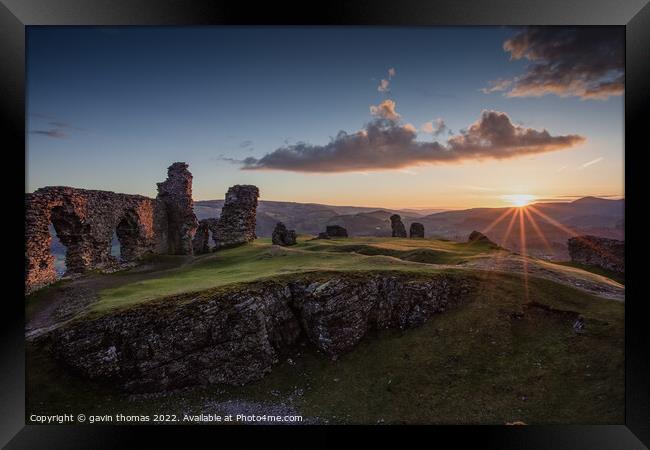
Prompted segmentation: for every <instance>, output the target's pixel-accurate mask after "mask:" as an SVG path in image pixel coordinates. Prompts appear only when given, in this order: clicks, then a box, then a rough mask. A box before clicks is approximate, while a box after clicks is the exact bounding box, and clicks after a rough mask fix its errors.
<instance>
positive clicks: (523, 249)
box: [519, 209, 530, 302]
mask: <svg viewBox="0 0 650 450" xmlns="http://www.w3.org/2000/svg"><path fill="white" fill-rule="evenodd" d="M519 240H520V247H521V255H522V256H523V260H522V262H523V269H524V270H523V272H524V295H525V296H526V302H529V301H530V298H529V295H528V250H527V248H526V224H525V221H524V213H523V211H522V210H521V209H520V210H519Z"/></svg>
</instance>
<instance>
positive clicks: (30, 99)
mask: <svg viewBox="0 0 650 450" xmlns="http://www.w3.org/2000/svg"><path fill="white" fill-rule="evenodd" d="M518 31H519V30H518V29H513V28H505V27H489V28H478V27H461V28H383V27H369V28H368V27H366V28H341V27H330V28H303V27H292V28H263V27H228V28H219V27H202V28H149V27H143V28H88V27H83V28H61V27H29V28H28V41H27V44H28V46H27V51H28V53H27V112H28V115H27V128H28V132H29V133H28V135H27V145H28V155H27V186H26V190H27V191H33V190H34V189H37V188H39V187H42V186H47V185H68V186H75V187H82V188H92V189H106V190H113V191H118V192H126V193H137V194H144V195H149V196H154V195H155V183H156V182H157V181H161V180H163V179H164V177H165V169H166V167H167V166H168V165H169V164H171V163H172V162H174V161H186V162H188V163H189V164H190V170H191V171H192V173H193V174H194V197H195V199H213V198H223V195H224V193H225V191H226V190H227V188H228V187H229V186H231V185H233V184H244V183H246V184H255V185H257V186H258V187H259V188H260V191H261V198H262V199H267V200H286V201H311V202H321V203H334V204H348V205H352V204H356V205H368V206H385V207H448V208H452V207H467V206H500V205H501V204H502V203H503V201H504V200H503V197H502V196H503V195H509V194H532V195H534V196H536V197H538V198H549V197H550V198H553V197H559V196H565V195H566V196H573V195H622V194H623V97H622V96H621V95H612V96H610V97H608V98H606V99H584V98H581V97H580V96H576V95H568V96H560V95H556V94H554V93H550V94H548V95H543V96H536V97H531V96H523V97H509V96H506V95H504V92H503V91H495V92H491V93H484V92H482V91H481V89H484V88H486V87H488V86H490V82H491V81H493V80H499V79H516V77H518V76H520V75H521V74H522V73H524V72H525V71H526V70H527V69H526V68H527V66H528V65H529V64H530V62H531V61H530V60H527V59H525V58H521V59H518V60H513V59H511V55H510V54H509V53H508V52H506V51H505V50H504V48H503V44H504V42H505V41H506V40H508V39H509V38H512V37H513V35H515V34H516V33H517V32H518ZM390 68H394V69H395V75H394V76H392V77H389V76H388V70H389V69H390ZM388 78H390V80H389V89H390V91H389V92H380V91H378V89H377V87H378V85H379V83H380V80H381V79H388ZM387 99H391V100H392V101H394V104H395V106H396V110H397V112H398V113H399V115H400V121H401V124H402V125H404V124H409V125H412V127H413V128H414V129H415V130H416V133H417V137H416V140H417V141H418V142H433V141H440V142H441V143H442V144H444V143H445V141H446V140H447V139H449V138H450V137H451V136H452V135H450V134H449V132H448V131H447V130H445V131H444V132H443V133H441V134H440V135H439V136H432V135H431V134H430V133H425V132H423V131H422V125H423V124H424V123H426V122H428V121H432V120H435V119H438V118H440V119H442V120H443V121H444V123H445V124H446V127H447V129H448V130H451V132H453V133H454V134H456V135H458V134H459V133H460V132H461V130H464V129H467V128H468V127H469V126H470V125H471V124H472V123H473V122H475V121H477V120H478V119H479V118H480V117H481V112H482V111H483V110H494V111H499V112H503V113H505V114H507V116H508V117H509V118H510V120H511V121H512V123H513V124H516V125H517V126H520V127H524V128H533V129H535V130H541V129H544V128H545V129H547V130H548V131H549V133H550V134H551V135H553V136H564V135H579V136H581V137H584V138H585V140H584V142H583V143H581V144H579V145H575V146H572V147H571V148H566V149H560V150H557V151H550V152H546V151H543V152H538V153H535V154H531V155H525V156H522V157H516V158H508V159H489V158H488V159H485V160H462V161H459V162H454V163H445V164H428V163H427V164H419V163H418V164H414V165H412V166H410V165H409V166H406V167H395V168H389V169H381V170H374V169H373V168H372V167H371V168H370V170H358V171H353V172H338V171H337V172H334V173H306V172H301V171H293V170H283V169H281V170H241V164H237V163H233V162H231V161H229V160H237V161H241V160H243V159H245V158H253V159H255V160H260V159H261V158H262V157H263V156H264V155H267V154H269V153H273V152H274V151H275V150H277V149H278V148H281V147H283V146H287V145H289V146H290V145H292V144H296V143H298V142H306V143H309V144H311V145H315V146H322V145H325V144H327V143H328V142H330V140H331V139H333V138H335V136H336V135H337V133H338V132H339V131H340V130H344V131H346V132H348V133H355V132H357V131H359V130H361V129H362V128H363V127H364V125H365V124H367V123H368V122H370V121H372V120H374V119H375V118H373V116H372V115H371V114H370V111H369V108H370V106H371V105H378V104H380V103H381V102H382V101H385V100H387ZM593 161H596V162H593ZM588 163H591V164H588ZM585 164H588V165H586V166H585ZM583 166H584V167H583Z"/></svg>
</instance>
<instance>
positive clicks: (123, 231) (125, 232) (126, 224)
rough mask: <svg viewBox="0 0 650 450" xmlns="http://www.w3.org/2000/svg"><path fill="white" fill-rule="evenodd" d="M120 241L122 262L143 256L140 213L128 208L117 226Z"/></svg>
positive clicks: (116, 230)
mask: <svg viewBox="0 0 650 450" xmlns="http://www.w3.org/2000/svg"><path fill="white" fill-rule="evenodd" d="M115 234H116V235H117V239H118V241H119V242H120V262H127V261H134V260H136V259H138V258H139V257H140V256H142V252H143V249H142V241H143V239H142V235H141V234H142V233H141V224H140V219H139V217H138V214H137V213H136V212H135V211H134V210H132V209H128V210H126V211H125V212H124V214H123V215H122V218H121V219H120V221H119V222H118V223H117V226H116V227H115Z"/></svg>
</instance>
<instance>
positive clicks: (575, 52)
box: [482, 27, 625, 100]
mask: <svg viewBox="0 0 650 450" xmlns="http://www.w3.org/2000/svg"><path fill="white" fill-rule="evenodd" d="M503 49H504V50H505V51H506V52H508V53H510V58H511V59H512V60H519V59H527V60H528V61H530V64H529V65H528V67H527V68H526V71H525V72H524V73H523V74H522V75H520V76H518V77H515V78H513V79H511V80H508V79H498V80H495V81H493V82H491V83H490V85H489V86H488V87H486V88H483V89H482V91H483V92H485V93H489V92H496V91H503V92H504V93H505V95H506V96H508V97H539V96H542V95H546V94H555V95H558V96H560V97H570V96H574V97H579V98H581V99H583V100H586V99H596V100H604V99H607V98H609V97H611V96H617V95H622V94H623V91H624V87H625V85H624V80H625V75H624V62H625V59H624V51H625V43H624V34H623V32H622V31H621V30H620V29H619V28H617V27H616V28H615V27H580V28H566V27H533V28H526V29H524V30H523V31H520V32H519V33H517V34H516V35H515V36H513V37H512V38H510V39H508V40H506V41H505V42H504V44H503Z"/></svg>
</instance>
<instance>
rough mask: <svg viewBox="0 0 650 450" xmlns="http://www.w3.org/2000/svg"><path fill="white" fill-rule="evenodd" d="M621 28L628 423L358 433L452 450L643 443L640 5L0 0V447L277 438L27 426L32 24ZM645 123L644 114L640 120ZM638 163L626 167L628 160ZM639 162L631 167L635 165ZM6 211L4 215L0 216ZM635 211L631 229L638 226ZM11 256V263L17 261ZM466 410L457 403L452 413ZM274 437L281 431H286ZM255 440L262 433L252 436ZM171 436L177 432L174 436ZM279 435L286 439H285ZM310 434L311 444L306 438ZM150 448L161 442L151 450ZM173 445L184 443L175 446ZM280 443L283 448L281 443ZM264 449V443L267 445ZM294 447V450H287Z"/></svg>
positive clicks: (646, 362) (644, 98) (576, 0)
mask: <svg viewBox="0 0 650 450" xmlns="http://www.w3.org/2000/svg"><path fill="white" fill-rule="evenodd" d="M262 24H263V25H363V26H376V25H382V26H399V27H402V26H438V25H446V26H454V25H621V26H625V34H626V71H625V73H626V90H625V121H626V125H625V148H626V150H627V151H626V164H625V195H626V216H627V217H626V221H625V234H626V260H627V261H626V266H627V277H626V305H625V314H626V345H625V352H626V354H625V358H626V406H625V424H621V425H609V426H602V425H601V426H596V425H594V426H591V425H582V426H559V425H558V426H526V427H513V426H511V427H506V426H504V427H492V426H490V427H485V426H483V427H479V426H471V427H464V426H461V427H459V426H456V427H408V429H407V430H404V427H355V429H356V430H363V431H371V432H372V433H371V436H372V439H374V440H377V441H382V442H384V443H386V442H388V441H389V440H390V439H395V438H396V439H399V440H398V441H396V442H400V443H402V444H403V443H404V442H405V441H403V440H402V439H403V438H399V437H396V436H395V431H398V432H399V431H407V432H408V433H409V437H410V438H411V440H412V439H426V440H427V441H428V442H430V443H434V444H435V443H441V442H444V441H443V439H445V440H447V439H452V440H453V441H451V442H454V446H455V447H456V446H458V445H461V446H462V445H463V444H466V443H467V442H473V443H476V444H479V445H480V446H481V447H486V448H529V449H532V448H573V449H577V448H585V449H600V448H603V449H605V448H606V449H617V448H621V449H637V448H647V447H646V446H644V443H645V445H650V390H649V388H648V385H649V382H648V380H650V370H649V368H650V351H649V350H648V348H649V346H648V344H649V343H650V339H648V336H649V332H648V328H649V327H648V326H647V325H646V322H647V320H648V319H647V317H648V316H647V314H646V313H647V309H646V307H645V304H644V302H645V301H647V300H646V299H647V294H646V293H645V292H644V287H643V283H644V279H643V276H644V275H643V273H642V270H643V269H644V266H643V263H640V264H635V263H634V258H637V259H638V260H639V261H642V259H641V258H642V257H643V255H644V254H646V249H645V245H647V244H646V243H645V242H644V235H645V234H647V233H644V230H643V229H644V228H645V227H644V224H645V222H644V221H643V212H642V206H643V205H642V204H643V203H644V199H643V197H642V194H641V193H640V192H638V191H637V190H636V186H635V185H636V184H638V185H640V184H641V182H642V179H643V178H642V177H643V176H644V173H643V172H644V169H645V166H644V164H643V163H642V162H641V157H642V152H645V151H647V150H646V147H647V143H646V141H645V139H644V138H645V134H646V133H647V132H646V130H645V128H647V125H646V123H645V117H647V116H648V114H647V113H648V105H650V82H649V81H648V79H649V78H650V77H649V76H648V75H650V70H649V69H650V5H648V0H626V1H625V2H620V0H618V1H617V0H573V1H571V0H545V1H542V0H491V1H466V0H456V1H454V0H445V1H435V2H434V1H422V0H419V1H418V0H400V1H399V2H394V1H393V2H390V1H385V0H381V1H379V0H375V1H372V2H370V1H358V2H344V1H331V0H330V1H327V2H323V3H320V4H316V3H312V2H305V3H304V4H297V3H293V2H292V3H288V2H287V3H285V4H278V3H275V2H267V3H260V4H259V5H258V4H252V3H249V2H243V1H240V2H234V1H231V0H230V1H218V2H217V1H209V0H202V1H178V0H137V1H136V0H117V1H116V0H113V1H110V0H0V48H1V50H0V54H1V55H2V56H1V58H0V61H1V63H0V79H1V83H0V105H1V109H0V110H1V113H2V123H3V124H4V125H5V127H3V128H5V130H6V131H5V133H4V134H5V136H4V138H5V139H4V140H3V141H4V142H3V145H2V147H3V149H4V152H3V164H2V169H3V193H4V195H3V200H4V202H3V203H4V206H5V207H7V206H8V207H9V209H10V212H9V211H7V212H6V213H5V214H6V216H5V218H3V222H4V224H5V225H7V226H8V228H7V231H5V233H3V236H4V239H5V240H7V241H9V242H8V243H11V244H13V246H7V245H5V248H7V249H8V250H10V252H11V253H12V255H11V256H9V257H7V258H8V259H9V260H8V262H7V264H6V265H5V277H3V278H4V288H5V289H4V295H2V297H4V298H3V303H4V305H3V306H4V307H3V309H2V313H0V317H2V319H3V320H2V327H0V333H2V338H1V340H0V358H1V359H0V363H1V369H0V445H3V446H4V445H6V446H7V448H43V449H44V448H48V449H53V448H93V449H96V448H104V447H106V448H118V447H125V446H127V444H128V443H132V442H133V439H135V438H145V439H147V443H148V445H147V448H153V447H155V446H157V445H160V446H161V447H168V446H176V445H174V444H175V443H177V442H183V443H184V444H185V446H186V445H187V441H186V439H187V435H188V434H191V436H192V437H197V436H198V437H205V436H203V435H204V434H206V433H217V434H218V436H219V437H218V438H217V439H219V441H218V442H220V443H223V442H224V441H223V439H233V438H236V439H238V440H239V444H240V445H241V443H242V442H243V439H245V438H248V437H250V436H253V437H259V436H260V434H263V435H264V439H267V438H268V437H270V438H273V437H275V436H278V434H277V433H278V432H279V431H280V430H279V429H278V428H280V427H278V428H273V429H269V428H267V427H257V428H256V429H255V430H253V431H255V432H252V433H251V429H250V428H249V427H198V428H197V427H187V426H183V427H175V428H174V429H173V430H172V429H171V428H172V427H165V426H157V427H137V426H135V427H122V428H120V430H119V432H117V429H116V428H115V427H114V426H63V425H52V426H47V425H38V426H37V425H28V426H26V425H25V423H24V416H25V414H24V411H25V374H24V302H23V298H24V297H23V286H24V285H23V278H24V273H23V270H22V269H20V265H19V264H17V263H16V262H15V261H14V262H12V261H13V259H14V258H16V259H18V258H19V252H24V247H23V244H24V243H23V242H22V241H21V240H20V239H18V238H17V237H16V236H23V234H24V225H23V205H24V192H25V190H24V187H25V180H26V178H25V177H24V178H22V180H23V183H22V185H21V182H20V180H21V174H23V175H25V176H26V174H25V139H24V137H25V27H27V26H31V25H113V26H115V25H166V26H185V25H262ZM644 113H645V114H644ZM632 158H634V160H632ZM637 158H638V160H637ZM3 209H4V208H3ZM635 211H640V212H639V215H638V217H639V219H638V220H634V219H635ZM14 252H15V255H14V254H13V253H14ZM459 407H462V405H459ZM288 428H290V430H289V431H291V433H294V434H292V436H293V437H292V438H291V440H292V442H293V444H298V443H301V444H303V443H304V444H307V443H310V442H311V443H320V444H323V443H326V442H328V441H327V440H326V439H321V438H320V437H319V435H324V434H325V433H327V435H328V436H327V438H330V437H331V435H337V434H338V436H335V437H338V438H343V439H346V436H347V434H344V433H348V431H349V428H347V429H343V428H341V427H288ZM282 431H286V428H285V429H284V430H282ZM260 432H262V433H260ZM172 433H173V434H172ZM284 434H286V433H283V435H284ZM313 434H316V436H314V435H313ZM152 439H156V440H158V441H162V442H163V444H154V443H153V441H152ZM179 439H181V440H179ZM282 439H284V440H285V442H288V441H286V439H287V437H286V436H284V437H283V438H282ZM269 442H270V441H269ZM290 446H293V445H290Z"/></svg>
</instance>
